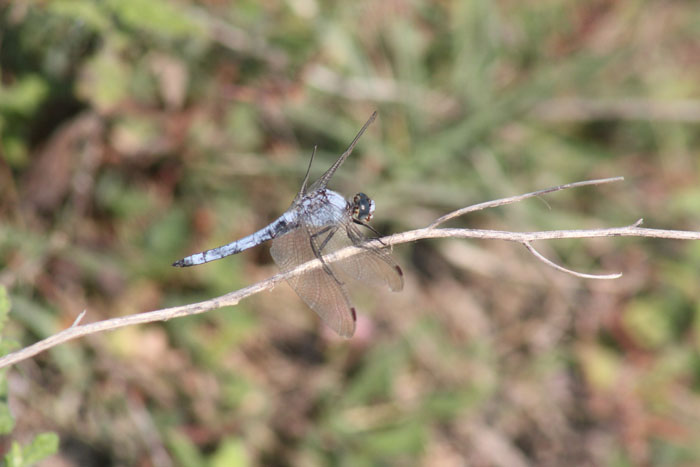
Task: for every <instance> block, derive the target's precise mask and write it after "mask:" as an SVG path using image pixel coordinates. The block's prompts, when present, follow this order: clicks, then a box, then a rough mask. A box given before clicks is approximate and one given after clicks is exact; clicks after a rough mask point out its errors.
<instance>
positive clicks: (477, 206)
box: [428, 177, 625, 228]
mask: <svg viewBox="0 0 700 467" xmlns="http://www.w3.org/2000/svg"><path fill="white" fill-rule="evenodd" d="M624 179H625V177H612V178H601V179H598V180H586V181H583V182H575V183H567V184H565V185H559V186H553V187H550V188H545V189H544V190H539V191H533V192H532V193H526V194H524V195H517V196H511V197H510V198H502V199H496V200H493V201H486V202H485V203H479V204H474V205H472V206H467V207H466V208H462V209H458V210H456V211H453V212H451V213H449V214H445V215H444V216H442V217H441V218H439V219H438V220H436V221H435V222H433V223H432V224H430V225H429V226H428V228H434V227H437V226H438V225H440V224H443V223H445V222H447V221H449V220H451V219H454V218H455V217H460V216H463V215H465V214H467V213H470V212H473V211H480V210H482V209H487V208H495V207H498V206H503V205H505V204H512V203H517V202H519V201H522V200H524V199H528V198H532V197H535V196H540V195H545V194H547V193H552V192H555V191H560V190H566V189H567V188H578V187H582V186H587V185H602V184H604V183H611V182H620V181H622V180H624Z"/></svg>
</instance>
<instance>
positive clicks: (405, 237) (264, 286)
mask: <svg viewBox="0 0 700 467" xmlns="http://www.w3.org/2000/svg"><path fill="white" fill-rule="evenodd" d="M620 180H623V178H622V177H615V178H606V179H600V180H587V181H583V182H577V183H570V184H566V185H560V186H557V187H552V188H547V189H545V190H540V191H535V192H532V193H527V194H524V195H518V196H513V197H510V198H503V199H499V200H494V201H488V202H486V203H480V204H476V205H473V206H469V207H466V208H463V209H459V210H457V211H454V212H452V213H449V214H447V215H445V216H443V217H441V218H439V219H438V220H436V221H435V222H433V223H432V224H431V225H429V226H428V227H425V228H423V229H417V230H410V231H407V232H402V233H397V234H394V235H391V236H388V237H383V238H381V240H379V239H373V240H369V241H381V243H382V244H383V245H389V246H393V245H398V244H401V243H408V242H415V241H417V240H424V239H428V238H478V239H489V240H508V241H511V242H518V243H521V244H522V245H524V246H525V248H527V250H528V251H529V252H530V253H532V254H533V255H534V256H535V257H536V258H537V259H539V260H540V261H543V262H544V263H545V264H547V265H549V266H552V267H554V268H555V269H557V270H559V271H562V272H566V273H569V274H573V275H575V276H577V277H583V278H590V279H615V278H617V277H620V276H621V274H620V273H616V274H603V275H597V274H584V273H579V272H575V271H572V270H570V269H567V268H564V267H563V266H560V265H557V264H555V263H554V262H552V261H550V260H548V259H547V258H545V257H544V256H542V255H541V254H540V253H539V252H537V250H535V249H534V248H533V247H532V245H531V243H532V242H534V241H536V240H552V239H558V238H598V237H652V238H668V239H676V240H700V232H691V231H683V230H660V229H647V228H643V227H640V225H641V223H642V220H641V219H640V220H638V221H637V222H635V223H634V224H631V225H628V226H626V227H612V228H607V229H589V230H550V231H541V232H508V231H500V230H477V229H458V228H437V227H438V226H439V225H440V224H442V223H444V222H446V221H448V220H450V219H453V218H455V217H457V216H461V215H464V214H466V213H468V212H473V211H476V210H480V209H486V208H490V207H496V206H502V205H504V204H510V203H515V202H518V201H522V200H524V199H527V198H531V197H534V196H540V195H543V194H545V193H551V192H554V191H559V190H564V189H567V188H575V187H580V186H586V185H600V184H603V183H610V182H614V181H620ZM362 251H363V250H362V248H358V247H347V248H344V249H342V250H339V251H337V252H335V253H333V254H332V255H328V256H325V257H324V260H325V261H326V262H327V263H332V262H334V261H338V260H341V259H343V258H347V257H349V256H352V255H355V254H357V253H360V252H362ZM321 266H322V264H321V262H320V261H319V260H318V259H315V260H312V261H309V262H308V263H304V264H302V265H301V266H299V267H297V268H296V269H294V270H292V271H290V272H288V273H286V274H277V275H275V276H272V277H270V278H269V279H266V280H264V281H261V282H258V283H256V284H253V285H250V286H248V287H245V288H243V289H240V290H237V291H235V292H230V293H227V294H225V295H222V296H220V297H216V298H212V299H210V300H205V301H203V302H199V303H192V304H190V305H183V306H177V307H173V308H165V309H162V310H155V311H149V312H146V313H140V314H137V315H131V316H124V317H119V318H113V319H108V320H104V321H98V322H96V323H90V324H84V325H80V321H81V319H82V317H83V316H84V313H85V312H83V313H81V314H80V315H79V316H78V317H77V318H76V320H75V322H74V323H73V325H72V326H71V327H69V328H68V329H65V330H63V331H61V332H58V333H56V334H54V335H53V336H51V337H48V338H46V339H44V340H41V341H39V342H37V343H35V344H32V345H30V346H28V347H25V348H23V349H20V350H17V351H15V352H12V353H10V354H8V355H5V356H4V357H2V358H0V368H4V367H6V366H9V365H12V364H15V363H18V362H21V361H23V360H26V359H28V358H31V357H33V356H34V355H36V354H38V353H40V352H43V351H44V350H48V349H50V348H52V347H55V346H57V345H59V344H62V343H64V342H68V341H70V340H73V339H76V338H78V337H82V336H86V335H88V334H94V333H98V332H102V331H110V330H114V329H119V328H123V327H126V326H132V325H135V324H143V323H152V322H154V321H167V320H169V319H172V318H178V317H181V316H187V315H195V314H199V313H205V312H207V311H211V310H215V309H218V308H221V307H224V306H232V305H236V304H238V302H239V301H241V300H242V299H244V298H246V297H249V296H251V295H254V294H256V293H258V292H262V291H263V290H269V289H272V288H273V287H274V286H275V285H277V284H278V283H279V282H281V281H282V280H285V279H287V278H290V277H294V276H296V275H299V274H303V273H305V272H307V271H310V270H313V269H316V268H319V267H321Z"/></svg>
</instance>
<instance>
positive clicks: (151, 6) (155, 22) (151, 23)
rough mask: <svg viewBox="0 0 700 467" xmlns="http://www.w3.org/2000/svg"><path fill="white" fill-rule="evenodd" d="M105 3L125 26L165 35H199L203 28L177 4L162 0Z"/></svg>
mask: <svg viewBox="0 0 700 467" xmlns="http://www.w3.org/2000/svg"><path fill="white" fill-rule="evenodd" d="M107 4H108V5H109V6H110V7H111V8H112V10H113V12H114V14H115V15H116V16H117V17H118V18H119V20H120V21H121V22H123V23H124V24H126V25H127V26H130V27H133V28H136V29H141V30H144V31H150V32H153V33H156V34H160V35H162V36H166V37H172V38H175V37H185V36H187V37H189V38H191V37H192V36H201V35H203V33H204V29H203V28H202V27H201V26H200V25H199V24H198V23H197V22H196V21H195V20H193V19H192V15H191V14H190V13H189V12H187V11H185V10H184V9H182V8H178V6H177V4H175V3H172V2H167V1H163V0H109V1H108V2H107Z"/></svg>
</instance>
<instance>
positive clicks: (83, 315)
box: [70, 310, 87, 328]
mask: <svg viewBox="0 0 700 467" xmlns="http://www.w3.org/2000/svg"><path fill="white" fill-rule="evenodd" d="M85 313H87V310H83V311H81V312H80V314H79V315H78V317H77V318H75V321H73V324H71V325H70V327H72V328H74V327H76V326H77V325H79V324H80V322H81V321H82V320H83V318H85Z"/></svg>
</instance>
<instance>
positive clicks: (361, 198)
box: [352, 193, 374, 222]
mask: <svg viewBox="0 0 700 467" xmlns="http://www.w3.org/2000/svg"><path fill="white" fill-rule="evenodd" d="M372 214H374V201H373V200H372V199H371V198H370V197H369V196H367V195H366V194H364V193H358V194H356V195H355V197H354V198H353V199H352V217H354V218H355V219H357V220H360V221H363V222H369V221H370V219H372Z"/></svg>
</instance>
